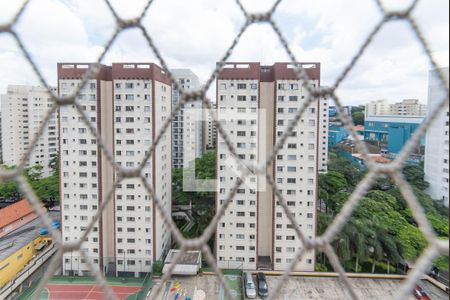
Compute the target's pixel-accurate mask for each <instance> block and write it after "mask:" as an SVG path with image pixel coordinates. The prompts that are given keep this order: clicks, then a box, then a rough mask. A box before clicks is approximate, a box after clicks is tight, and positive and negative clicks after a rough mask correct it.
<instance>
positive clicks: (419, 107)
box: [365, 99, 427, 117]
mask: <svg viewBox="0 0 450 300" xmlns="http://www.w3.org/2000/svg"><path fill="white" fill-rule="evenodd" d="M426 114H427V105H425V104H421V103H419V100H417V99H405V100H403V101H402V102H398V103H395V104H389V103H388V102H387V101H386V100H376V101H372V102H370V103H368V104H367V105H366V109H365V116H366V117H371V116H426Z"/></svg>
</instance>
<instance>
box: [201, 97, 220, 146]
mask: <svg viewBox="0 0 450 300" xmlns="http://www.w3.org/2000/svg"><path fill="white" fill-rule="evenodd" d="M211 108H212V111H213V113H214V114H215V113H216V109H217V106H216V103H211ZM204 115H205V116H204V120H205V129H204V131H205V144H206V148H207V149H215V148H216V144H217V128H216V125H215V124H214V120H213V118H211V114H210V113H209V111H208V110H207V109H206V108H205V111H204Z"/></svg>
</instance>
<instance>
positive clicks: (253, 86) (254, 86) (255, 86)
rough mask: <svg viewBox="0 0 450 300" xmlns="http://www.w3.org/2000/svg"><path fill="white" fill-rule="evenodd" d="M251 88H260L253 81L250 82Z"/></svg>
mask: <svg viewBox="0 0 450 300" xmlns="http://www.w3.org/2000/svg"><path fill="white" fill-rule="evenodd" d="M250 88H251V89H252V90H256V89H258V84H256V83H252V84H250Z"/></svg>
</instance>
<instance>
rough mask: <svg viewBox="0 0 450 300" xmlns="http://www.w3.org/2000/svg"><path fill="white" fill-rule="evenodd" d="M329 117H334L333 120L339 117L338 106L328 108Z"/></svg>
mask: <svg viewBox="0 0 450 300" xmlns="http://www.w3.org/2000/svg"><path fill="white" fill-rule="evenodd" d="M328 116H329V117H332V118H333V117H336V116H337V107H336V106H330V107H329V108H328Z"/></svg>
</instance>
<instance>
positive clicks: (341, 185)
mask: <svg viewBox="0 0 450 300" xmlns="http://www.w3.org/2000/svg"><path fill="white" fill-rule="evenodd" d="M347 186H348V184H347V180H346V179H345V177H344V175H342V174H341V173H339V172H336V171H329V172H328V173H325V174H320V177H319V197H320V199H321V200H322V201H323V202H324V203H325V211H326V212H328V208H329V207H330V206H332V207H330V208H331V209H333V210H335V207H333V204H334V203H335V201H332V199H331V198H332V197H333V195H336V194H338V193H339V192H341V191H343V190H345V188H346V187H347Z"/></svg>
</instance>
